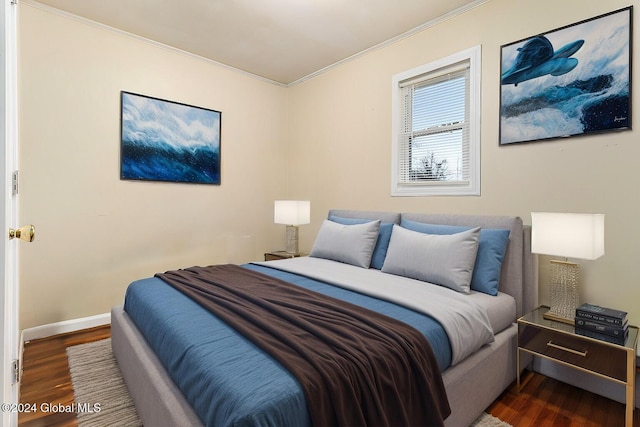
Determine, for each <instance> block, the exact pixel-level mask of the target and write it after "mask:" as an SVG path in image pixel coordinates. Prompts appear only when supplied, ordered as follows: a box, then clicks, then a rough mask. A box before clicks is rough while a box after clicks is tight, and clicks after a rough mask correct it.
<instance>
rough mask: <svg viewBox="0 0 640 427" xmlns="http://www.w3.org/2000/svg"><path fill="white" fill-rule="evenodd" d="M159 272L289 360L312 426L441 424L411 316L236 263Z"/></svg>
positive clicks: (434, 373)
mask: <svg viewBox="0 0 640 427" xmlns="http://www.w3.org/2000/svg"><path fill="white" fill-rule="evenodd" d="M156 276H157V277H159V278H161V279H162V280H164V281H165V282H167V283H169V284H170V285H171V286H173V287H175V288H176V289H178V290H180V291H181V292H183V293H184V294H186V295H187V296H189V297H191V298H192V299H194V300H195V301H196V302H198V303H199V304H200V305H202V306H203V307H205V308H207V309H208V310H210V311H211V312H213V313H214V314H215V315H216V316H218V317H219V318H221V319H222V320H224V321H225V322H227V323H228V324H229V325H230V326H232V327H233V328H234V329H236V330H237V331H238V332H239V333H241V334H242V335H244V336H245V337H247V338H248V339H249V340H251V341H252V342H254V343H255V344H256V345H257V346H258V347H260V348H261V349H263V350H264V351H265V352H267V353H268V354H270V355H271V356H273V357H274V358H275V359H276V360H278V361H279V362H280V363H281V364H282V365H283V366H284V367H285V368H286V369H288V370H289V372H291V373H292V374H293V375H294V376H295V377H296V378H297V379H298V381H299V382H300V385H301V387H302V389H303V391H304V393H305V397H306V401H307V406H308V410H309V413H310V417H311V422H312V424H313V425H314V426H330V425H342V426H364V425H375V426H383V425H385V426H420V425H424V426H438V425H443V420H444V418H446V417H447V416H448V415H449V413H450V412H451V411H450V409H449V403H448V401H447V397H446V393H445V390H444V384H443V383H442V377H441V375H440V371H439V369H438V364H437V361H436V358H435V356H434V354H433V351H432V349H431V346H430V345H429V342H428V341H427V340H426V338H425V337H424V336H423V335H422V334H421V333H420V332H418V331H417V330H416V329H414V328H412V327H411V326H408V325H406V324H404V323H402V322H400V321H397V320H394V319H392V318H389V317H387V316H383V315H381V314H378V313H375V312H373V311H370V310H367V309H365V308H362V307H359V306H356V305H353V304H350V303H347V302H344V301H341V300H338V299H335V298H331V297H327V296H325V295H321V294H318V293H316V292H312V291H309V290H307V289H304V288H301V287H298V286H295V285H292V284H290V283H287V282H285V281H282V280H279V279H276V278H273V277H271V276H267V275H265V274H262V273H259V272H255V271H252V270H248V269H245V268H242V267H240V266H236V265H218V266H211V267H192V268H188V269H185V270H178V271H169V272H167V273H164V274H157V275H156Z"/></svg>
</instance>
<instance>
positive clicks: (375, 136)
mask: <svg viewBox="0 0 640 427" xmlns="http://www.w3.org/2000/svg"><path fill="white" fill-rule="evenodd" d="M628 5H629V2H628V1H627V0H625V1H621V0H608V1H594V0H588V1H584V0H563V1H561V2H558V1H552V0H540V1H532V0H527V1H525V0H519V1H513V0H492V1H490V2H487V3H485V4H483V5H482V6H479V7H477V8H475V9H473V10H471V11H470V12H468V13H465V14H463V15H461V16H458V17H454V18H452V19H450V20H447V21H446V22H443V23H441V24H439V25H436V26H434V27H431V28H429V29H427V30H425V31H423V32H421V33H419V34H417V35H414V36H412V37H410V38H408V39H405V40H403V41H401V42H398V43H395V44H393V45H390V46H387V47H385V48H383V49H379V50H376V51H373V52H371V53H369V54H367V55H364V56H362V57H360V58H358V59H356V60H354V61H351V62H348V63H346V64H343V65H341V66H339V67H336V68H334V69H333V70H331V71H330V72H328V73H325V74H322V75H320V76H318V77H315V78H313V79H310V80H308V81H306V82H304V83H302V84H300V85H297V86H294V87H292V88H290V97H291V100H290V104H291V108H290V111H291V117H290V137H289V141H290V144H291V147H290V151H291V153H292V155H291V181H290V186H291V191H290V193H291V194H292V196H293V197H300V196H302V195H310V197H311V199H312V207H313V213H314V215H313V219H314V220H313V223H312V224H311V225H310V226H308V227H307V228H306V229H305V234H304V236H303V240H304V241H303V243H302V244H301V246H302V247H305V248H310V247H311V244H312V242H313V240H312V239H313V236H314V235H315V232H316V230H317V228H318V227H319V225H320V221H321V219H322V217H323V214H325V213H326V211H327V209H329V208H354V209H370V210H372V209H374V210H375V209H377V210H394V211H425V212H438V213H473V214H505V215H519V216H521V217H522V218H523V220H524V222H525V223H528V224H530V223H531V217H530V213H531V212H532V211H559V212H572V211H575V212H592V213H604V214H605V215H606V248H605V251H606V254H605V256H604V257H603V258H600V259H598V260H596V261H584V262H581V272H582V285H583V286H582V291H581V292H582V295H581V298H582V300H583V301H588V302H592V303H596V304H600V305H604V306H611V307H615V308H619V309H622V310H626V311H628V312H629V313H630V320H631V322H632V323H633V324H640V306H639V305H638V301H640V286H638V283H637V277H638V276H639V275H640V263H638V258H639V255H640V250H639V249H638V244H637V240H638V232H637V227H636V222H637V219H638V218H639V217H640V200H639V198H638V179H637V178H635V176H634V175H633V172H634V171H635V170H636V169H637V167H636V163H637V158H638V156H639V155H640V144H639V143H638V136H637V131H626V132H620V133H607V134H602V135H594V136H584V137H576V138H570V139H563V140H555V141H549V142H537V143H531V144H515V145H513V146H504V147H500V146H499V144H498V110H499V94H500V88H499V84H500V81H499V77H500V46H501V45H504V44H508V43H511V42H514V41H517V40H521V39H523V38H526V37H529V36H531V35H535V34H538V33H542V32H547V31H550V30H553V29H555V28H558V27H562V26H565V25H569V24H572V23H575V22H578V21H581V20H584V19H588V18H592V17H594V16H597V15H600V14H603V13H606V12H610V11H613V10H617V9H620V8H623V7H626V6H628ZM634 39H635V40H634V45H635V46H638V45H639V43H638V32H637V31H636V32H635V33H634ZM478 44H480V45H482V64H483V65H482V125H481V126H482V131H481V135H482V195H481V196H480V197H391V196H390V173H391V161H390V150H391V109H390V106H391V78H392V76H393V75H394V74H396V73H399V72H402V71H404V70H408V69H411V68H413V67H416V66H419V65H421V64H425V63H428V62H431V61H434V60H437V59H439V58H442V57H445V56H448V55H450V54H453V53H456V52H459V51H461V50H463V49H466V48H469V47H471V46H475V45H478ZM634 57H637V55H634ZM633 72H634V76H633V80H634V81H636V82H637V81H640V76H639V75H638V67H633ZM637 87H638V85H633V94H632V97H633V99H638V91H637ZM636 111H637V109H634V118H633V120H634V122H636V125H637V123H638V115H637V113H636ZM611 165H615V166H611ZM547 261H548V258H547V257H542V259H541V270H542V271H541V283H540V285H541V290H540V302H541V303H548V302H549V299H548V289H547V281H548V271H547V270H548V268H547V266H548V262H547Z"/></svg>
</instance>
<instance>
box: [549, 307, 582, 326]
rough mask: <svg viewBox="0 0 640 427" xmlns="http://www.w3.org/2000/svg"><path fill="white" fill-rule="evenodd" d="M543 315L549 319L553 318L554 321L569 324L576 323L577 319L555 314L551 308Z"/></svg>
mask: <svg viewBox="0 0 640 427" xmlns="http://www.w3.org/2000/svg"><path fill="white" fill-rule="evenodd" d="M542 317H544V318H545V319H547V320H553V321H554V322H561V323H566V324H569V325H575V324H576V321H575V318H574V319H565V318H564V317H560V316H558V315H555V314H553V313H552V312H551V310H549V311H547V312H546V313H544V314H543V315H542Z"/></svg>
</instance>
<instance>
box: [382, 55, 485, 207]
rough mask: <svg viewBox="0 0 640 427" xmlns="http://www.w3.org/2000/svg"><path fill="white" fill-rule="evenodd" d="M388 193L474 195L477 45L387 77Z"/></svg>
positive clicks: (476, 181)
mask: <svg viewBox="0 0 640 427" xmlns="http://www.w3.org/2000/svg"><path fill="white" fill-rule="evenodd" d="M392 95H393V103H392V110H393V122H392V128H393V152H392V161H393V165H392V188H391V195H393V196H430V195H443V196H444V195H448V196H451V195H480V46H476V47H474V48H471V49H468V50H465V51H463V52H460V53H457V54H455V55H451V56H449V57H447V58H444V59H442V60H439V61H436V62H432V63H429V64H426V65H423V66H421V67H417V68H414V69H412V70H409V71H406V72H404V73H400V74H397V75H395V76H394V77H393V94H392Z"/></svg>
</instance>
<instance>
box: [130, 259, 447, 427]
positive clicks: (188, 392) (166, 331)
mask: <svg viewBox="0 0 640 427" xmlns="http://www.w3.org/2000/svg"><path fill="white" fill-rule="evenodd" d="M244 267H245V268H248V269H251V270H255V271H258V272H261V273H264V274H268V275H270V276H274V277H277V278H279V279H282V280H286V281H288V282H291V283H294V284H296V285H298V286H302V287H304V288H307V289H310V290H313V291H316V292H319V293H322V294H325V295H329V296H332V297H335V298H340V299H343V300H345V301H348V302H351V303H353V304H356V305H360V306H363V307H366V308H368V309H371V310H374V311H377V312H379V313H382V314H385V315H387V316H389V317H393V318H395V319H398V320H401V321H403V322H405V323H407V324H409V325H411V326H413V327H414V328H416V329H418V330H419V331H421V332H422V333H423V334H424V335H425V336H426V337H427V339H428V340H429V342H430V343H431V346H432V347H433V350H434V353H435V354H436V357H437V359H438V363H439V366H440V369H441V370H444V369H446V367H448V366H449V363H450V360H451V347H450V345H449V341H448V338H447V335H446V333H445V332H444V329H443V328H442V327H441V326H440V324H439V323H438V322H436V321H435V320H433V319H432V318H431V317H429V316H427V315H424V314H421V313H417V312H415V311H413V310H410V309H407V308H404V307H401V306H398V305H396V304H393V303H389V302H386V301H382V300H378V299H376V298H372V297H369V296H366V295H362V294H359V293H356V292H353V291H349V290H346V289H343V288H340V287H335V286H332V285H329V284H326V283H322V282H319V281H316V280H313V279H309V278H306V277H303V276H298V275H295V274H292V273H287V272H284V271H280V270H275V269H272V268H269V267H266V266H259V265H252V264H248V265H245V266H244ZM124 309H125V311H126V312H127V314H128V315H129V316H130V317H131V319H132V320H133V322H134V323H135V324H136V326H137V327H138V329H139V330H140V331H141V333H142V334H143V335H144V337H145V338H146V340H147V342H148V344H149V345H150V346H151V348H152V349H153V350H154V352H155V353H156V354H157V356H158V358H159V359H160V361H161V362H162V364H163V365H164V367H165V369H166V370H167V372H168V373H169V375H170V376H171V378H172V379H173V381H174V382H175V383H176V385H177V386H178V387H179V388H180V390H181V391H182V393H183V394H184V396H185V397H186V399H187V401H188V402H189V403H190V404H191V406H192V407H193V408H194V410H195V412H196V413H197V414H198V416H199V417H200V419H201V420H202V422H203V423H204V424H205V425H207V426H267V425H270V426H305V425H309V416H308V413H307V407H306V403H305V398H304V394H303V392H302V389H301V387H300V385H299V384H298V382H297V380H296V379H295V377H293V376H292V375H291V374H290V373H289V372H288V371H287V370H286V369H284V368H283V367H282V366H281V365H280V364H279V363H278V362H277V361H276V360H274V359H273V358H272V357H271V356H269V355H268V354H266V353H264V352H263V351H262V350H260V349H258V348H257V347H256V346H255V345H253V344H252V343H251V342H250V341H248V340H247V339H245V338H244V337H243V336H241V335H239V334H237V333H236V332H235V331H234V330H233V329H232V328H230V327H228V326H227V325H226V324H225V323H224V322H222V321H221V320H219V319H217V318H216V317H215V316H214V315H212V314H211V313H209V312H208V311H207V310H205V309H203V308H201V307H200V306H199V305H198V304H197V303H195V302H194V301H192V300H191V299H189V298H188V297H186V296H184V295H183V294H182V293H180V292H179V291H177V290H175V289H174V288H172V287H171V286H169V285H167V284H166V283H164V282H163V281H162V280H160V279H158V278H148V279H142V280H138V281H136V282H133V283H132V284H131V285H129V288H128V289H127V293H126V296H125V306H124Z"/></svg>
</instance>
